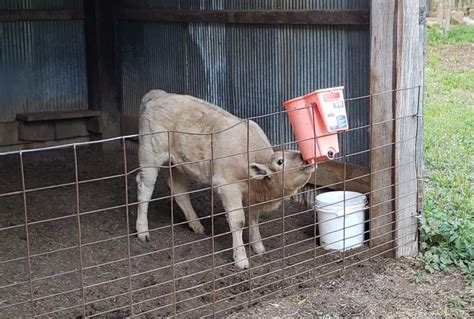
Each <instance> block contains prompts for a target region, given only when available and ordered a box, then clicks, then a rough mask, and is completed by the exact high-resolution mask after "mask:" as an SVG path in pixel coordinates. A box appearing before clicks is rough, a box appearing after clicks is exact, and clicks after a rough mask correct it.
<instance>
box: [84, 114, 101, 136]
mask: <svg viewBox="0 0 474 319" xmlns="http://www.w3.org/2000/svg"><path fill="white" fill-rule="evenodd" d="M86 125H87V130H88V131H89V132H91V133H92V134H102V133H103V126H102V120H101V119H100V118H98V117H92V118H90V119H88V120H87V122H86Z"/></svg>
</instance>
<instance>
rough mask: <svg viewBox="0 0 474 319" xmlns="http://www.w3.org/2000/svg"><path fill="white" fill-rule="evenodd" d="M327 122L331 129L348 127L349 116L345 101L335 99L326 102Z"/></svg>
mask: <svg viewBox="0 0 474 319" xmlns="http://www.w3.org/2000/svg"><path fill="white" fill-rule="evenodd" d="M325 107H326V110H327V111H328V112H326V114H328V116H327V117H326V123H327V126H328V127H329V130H330V131H336V130H343V129H347V128H348V126H347V116H346V108H345V105H344V101H334V102H327V103H325Z"/></svg>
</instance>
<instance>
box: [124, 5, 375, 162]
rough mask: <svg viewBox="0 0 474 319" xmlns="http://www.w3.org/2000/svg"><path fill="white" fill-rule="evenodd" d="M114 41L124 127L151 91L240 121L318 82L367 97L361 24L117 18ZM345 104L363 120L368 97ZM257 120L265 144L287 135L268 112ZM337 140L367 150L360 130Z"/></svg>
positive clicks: (365, 38) (354, 123)
mask: <svg viewBox="0 0 474 319" xmlns="http://www.w3.org/2000/svg"><path fill="white" fill-rule="evenodd" d="M121 5H122V6H123V7H127V8H164V9H183V10H201V9H202V10H224V9H227V10H246V9H290V10H292V9H369V4H368V1H365V0H363V1H353V0H350V1H349V0H347V1H346V0H344V1H342V0H339V1H275V0H274V1H270V0H267V1H237V0H234V1H228V0H226V1H223V0H220V1H217V0H215V1H195V0H193V1H190V0H183V1H171V0H168V1H163V0H162V1H149V0H148V1H145V0H143V1H131V0H124V1H122V2H121ZM118 37H119V46H120V48H121V78H120V81H121V87H122V93H121V98H122V103H123V113H124V115H125V118H126V119H128V121H129V122H132V123H133V122H134V121H136V115H137V111H138V107H139V101H140V98H141V97H142V96H143V94H144V93H146V92H147V91H148V90H150V89H153V88H161V89H165V90H167V91H170V92H176V93H186V94H191V95H194V96H197V97H200V98H202V99H204V100H207V101H209V102H212V103H215V104H217V105H219V106H221V107H223V108H224V109H226V110H228V111H230V112H232V113H234V114H236V115H238V116H240V117H243V118H247V117H254V116H261V115H264V114H268V113H271V112H275V111H278V110H281V108H282V106H281V104H282V101H284V100H287V99H290V98H293V97H296V96H299V95H302V94H305V93H307V92H309V91H312V90H315V89H318V88H325V87H332V86H339V85H344V86H345V87H346V90H345V93H346V97H358V96H362V95H366V94H368V93H369V64H370V63H369V57H370V52H369V49H370V39H369V29H368V26H354V25H350V26H349V25H348V26H324V25H323V26H321V25H319V26H302V25H293V26H286V25H241V24H210V23H168V22H166V23H165V22H163V23H142V22H127V21H120V22H119V32H118ZM347 107H348V110H349V121H350V125H351V127H359V126H363V125H367V124H368V123H369V118H368V114H369V101H368V99H365V100H358V101H351V102H349V103H348V104H347ZM284 119H286V117H284ZM126 121H127V120H126ZM126 121H125V122H126ZM257 122H258V123H259V124H260V125H261V126H262V127H263V129H264V130H265V132H266V133H267V134H268V136H269V138H270V140H271V142H272V143H273V144H279V143H281V142H282V140H283V141H284V142H289V141H291V140H292V135H291V129H290V127H289V125H288V123H286V120H285V123H283V124H282V125H283V132H284V136H283V137H282V136H281V134H280V132H281V131H282V130H280V124H279V121H278V116H273V117H267V118H260V119H258V120H257ZM341 144H345V145H347V148H348V152H349V153H355V152H360V151H363V150H367V149H368V134H367V130H357V131H354V132H351V133H349V134H348V138H347V140H345V141H344V142H343V143H341ZM341 146H343V145H341ZM350 162H353V163H356V164H361V165H367V163H368V154H361V155H357V156H354V157H351V158H350Z"/></svg>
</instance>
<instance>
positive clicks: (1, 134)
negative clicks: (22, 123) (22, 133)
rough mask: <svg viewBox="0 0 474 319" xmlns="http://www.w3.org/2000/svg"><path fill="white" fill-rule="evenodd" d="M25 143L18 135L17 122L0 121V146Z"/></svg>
mask: <svg viewBox="0 0 474 319" xmlns="http://www.w3.org/2000/svg"><path fill="white" fill-rule="evenodd" d="M23 143H27V142H24V141H20V138H19V136H18V122H17V121H10V122H0V146H8V145H16V144H23Z"/></svg>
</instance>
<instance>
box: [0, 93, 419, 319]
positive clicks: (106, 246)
mask: <svg viewBox="0 0 474 319" xmlns="http://www.w3.org/2000/svg"><path fill="white" fill-rule="evenodd" d="M419 91H420V87H415V88H408V89H403V90H397V91H390V92H383V93H380V94H395V95H403V94H408V93H409V94H419ZM374 96H375V95H369V96H363V97H357V98H352V99H347V100H346V105H347V107H350V103H351V101H353V100H359V99H368V100H370V99H373V98H374ZM418 103H419V102H418ZM419 109H420V108H419V105H413V108H412V110H413V112H411V113H410V114H402V115H400V116H397V117H391V118H387V119H386V120H384V121H380V122H373V121H371V123H369V124H367V125H361V126H359V127H352V128H350V129H349V130H348V131H344V132H341V133H339V141H340V146H341V153H340V154H338V155H337V156H336V158H335V159H334V160H333V161H336V162H337V163H340V164H341V168H342V172H343V178H342V179H340V180H337V181H335V182H332V183H330V184H325V185H324V184H321V182H319V181H318V168H316V171H315V173H313V174H312V177H311V179H310V181H309V183H308V184H307V185H306V186H305V187H304V188H302V189H300V190H299V191H298V192H297V193H296V194H285V193H284V191H282V192H281V195H280V196H278V197H277V198H272V199H269V200H268V201H267V202H257V203H255V202H251V201H250V200H247V201H246V202H245V201H244V202H242V205H241V207H238V208H236V209H235V210H241V209H244V210H245V217H246V218H245V219H246V221H247V223H246V224H245V225H244V227H243V230H244V234H245V235H244V239H245V240H244V248H245V250H246V252H247V256H248V262H249V265H248V268H247V269H237V268H235V266H234V263H235V261H234V260H233V259H232V252H233V247H232V238H231V237H232V234H233V231H231V230H229V227H228V225H227V223H226V218H225V217H226V216H228V215H229V213H232V210H229V209H227V210H226V209H225V208H224V207H223V205H222V203H221V201H220V200H219V199H218V197H219V196H218V195H216V194H219V188H220V187H226V186H229V185H233V184H238V185H241V184H245V185H250V183H251V180H252V178H251V176H250V174H248V176H247V178H245V179H242V180H233V181H231V182H229V183H227V184H222V183H221V184H219V185H218V186H216V183H214V181H213V176H215V174H214V173H215V172H214V164H215V163H216V161H219V160H223V159H225V158H228V157H233V156H239V157H242V156H243V157H244V158H247V161H246V162H245V163H244V164H243V165H247V164H248V162H249V161H248V159H249V154H250V153H251V152H258V151H261V149H252V150H250V147H249V134H247V136H241V137H240V138H241V139H242V141H243V143H246V144H247V151H246V152H245V153H238V154H230V155H226V156H221V157H219V156H215V154H213V153H214V152H212V151H211V156H210V157H207V158H201V159H194V160H187V161H184V162H172V161H171V160H168V162H167V163H165V164H163V165H159V167H158V166H157V167H155V168H160V169H161V170H160V173H159V175H158V182H157V185H156V188H155V191H154V193H153V196H152V198H151V199H150V200H147V201H146V202H147V203H148V204H149V209H148V211H149V214H148V220H149V230H148V231H149V233H150V240H149V241H148V242H141V241H138V240H137V238H136V237H137V235H139V234H140V233H139V232H137V231H136V228H135V219H136V218H137V208H138V206H139V205H140V204H143V202H140V201H139V200H138V199H137V195H136V194H137V185H136V181H135V176H136V175H137V173H139V172H140V170H141V169H143V168H144V167H140V163H139V162H138V159H137V154H136V152H135V149H136V143H137V139H138V138H140V136H143V134H142V135H139V134H136V135H129V136H121V137H117V138H113V139H108V140H100V141H91V142H84V143H76V144H69V145H62V146H55V147H49V148H43V149H31V150H23V151H16V152H8V153H0V176H2V184H1V185H0V209H1V211H0V236H1V238H2V242H1V244H0V252H1V253H0V273H1V274H2V275H1V276H0V278H1V279H0V316H1V317H11V316H32V317H61V318H62V317H64V316H68V317H69V316H83V317H88V318H93V317H104V316H115V317H142V318H143V317H145V318H146V317H157V316H159V317H161V316H176V317H199V316H212V317H216V316H218V317H220V316H223V315H225V314H226V313H229V312H232V311H236V310H239V309H242V308H243V307H247V306H251V305H253V304H255V303H257V302H259V301H261V300H262V299H264V298H269V297H271V296H273V295H276V294H279V293H282V292H284V291H286V290H291V289H293V288H295V287H304V286H305V285H311V284H312V283H315V282H316V281H318V280H324V279H321V278H323V277H324V276H329V275H331V274H335V273H337V272H340V271H344V270H346V269H348V268H350V267H353V266H356V265H358V264H360V263H363V262H366V261H367V260H370V259H371V258H374V257H376V256H381V255H387V254H388V253H390V252H393V251H394V250H396V249H397V248H398V247H399V245H400V243H402V244H403V243H405V241H400V239H401V238H400V237H399V236H400V234H403V235H402V236H408V237H410V238H413V236H415V238H416V234H412V233H408V234H407V233H406V232H400V230H401V228H403V227H406V228H409V229H410V230H413V227H412V226H413V224H416V223H417V203H416V201H415V202H411V203H410V204H409V205H407V207H400V206H398V207H396V205H395V202H396V201H397V200H398V199H400V198H402V197H412V196H416V193H417V191H418V190H417V189H415V190H414V191H408V192H404V193H396V192H393V189H394V188H396V187H400V186H403V185H405V184H407V183H415V184H417V180H418V179H419V176H416V175H414V176H411V177H410V179H407V180H398V181H397V180H395V179H392V181H391V182H390V183H388V184H386V185H383V186H382V187H379V188H374V187H370V185H367V189H369V191H362V192H361V193H362V194H363V196H365V197H366V198H367V199H368V200H369V203H368V205H367V211H366V212H365V218H364V220H363V221H362V222H360V223H359V224H360V225H363V227H364V231H363V233H362V235H363V236H364V240H363V245H362V246H360V247H359V245H357V247H344V248H345V249H344V250H342V251H338V250H327V249H325V247H326V246H328V245H331V244H334V243H335V242H329V243H323V242H322V241H321V234H320V232H319V228H318V226H319V224H320V222H319V221H318V214H317V209H316V207H315V205H314V201H303V202H302V201H296V200H294V199H295V198H297V197H300V198H310V199H313V200H314V197H315V196H316V195H317V194H319V193H322V192H326V191H328V190H331V189H340V190H349V188H348V185H351V183H352V182H357V181H358V182H360V181H363V182H364V183H366V181H367V180H368V179H373V178H377V176H378V175H379V174H382V173H386V172H392V171H393V170H395V169H399V170H403V169H404V167H407V166H415V165H417V163H416V161H417V159H416V158H413V159H411V160H409V161H405V162H399V161H397V162H395V161H394V162H391V163H390V165H387V166H386V167H383V168H380V169H377V170H373V169H372V170H370V169H369V168H367V172H366V173H364V174H359V175H357V176H355V177H348V176H349V174H348V169H349V168H350V167H349V165H350V164H349V163H350V160H349V159H350V157H351V156H357V155H360V154H369V156H370V154H372V153H373V152H374V150H385V149H387V150H393V149H395V148H397V147H400V146H401V145H402V144H409V145H412V146H413V147H416V145H417V138H418V136H417V135H416V134H415V135H413V136H406V137H404V138H403V139H399V140H396V139H395V137H394V139H393V140H392V141H391V142H390V143H387V144H383V145H369V146H368V147H367V148H366V149H364V150H360V151H358V152H352V153H348V152H347V151H346V150H347V147H344V143H346V141H347V138H346V136H347V135H348V134H351V132H354V131H357V130H363V131H366V132H367V133H368V134H371V132H373V130H374V128H375V127H377V126H383V125H385V124H387V123H390V124H393V125H397V123H401V122H402V121H404V120H405V119H413V118H417V117H419V116H421V115H420V114H419ZM286 113H287V111H278V112H275V113H272V114H266V115H262V116H259V117H257V118H252V119H251V120H254V121H256V122H258V119H259V118H267V119H268V118H273V119H274V123H275V125H279V126H280V127H281V130H282V131H283V130H285V129H288V128H287V127H284V125H283V123H284V118H285V117H286V116H287V114H286ZM249 120H250V119H244V120H242V121H241V122H239V123H238V124H237V125H244V126H246V127H247V129H248V127H249ZM229 129H231V128H229ZM415 132H418V130H416V131H415ZM151 134H153V135H158V134H164V135H165V136H166V138H167V139H168V140H170V139H172V138H173V137H172V134H188V135H189V134H194V133H189V132H172V131H165V132H153V133H151ZM218 134H219V132H211V133H202V134H200V135H202V136H203V137H205V138H209V140H210V141H211V145H213V143H212V139H213V138H215V136H216V135H218ZM194 135H196V134H194ZM281 136H282V138H281V140H280V143H278V144H277V145H272V146H271V148H272V149H273V148H275V147H277V148H279V149H281V148H294V147H295V145H296V143H297V141H294V140H293V141H287V140H285V138H284V136H285V134H281ZM394 136H395V135H394ZM106 143H120V145H121V151H119V152H108V153H104V152H102V150H101V149H102V146H103V145H104V144H106ZM170 145H171V143H168V147H171V146H170ZM190 147H192V146H190ZM171 153H172V150H171V149H168V154H171ZM283 154H285V153H283ZM168 158H171V157H170V156H169V157H168ZM325 162H328V163H329V162H331V161H330V160H327V161H321V162H319V163H318V166H319V167H321V166H323V165H324V164H325ZM201 163H206V164H208V165H209V166H208V167H209V179H210V183H209V185H203V184H200V183H198V182H192V183H191V184H190V189H189V190H187V191H178V192H176V191H175V187H174V185H173V174H174V170H175V169H177V168H179V167H183V166H191V165H198V164H201ZM307 165H308V166H310V165H314V164H307ZM247 166H248V165H247ZM229 169H232V168H231V167H230V168H229ZM292 169H293V170H299V169H301V168H299V167H298V168H296V169H295V168H286V169H285V167H283V172H285V171H290V170H292ZM275 174H276V173H275ZM278 176H280V177H279V178H282V179H283V184H285V182H284V179H285V176H286V175H285V173H283V174H281V175H278ZM168 178H169V185H167V183H166V181H167V179H168ZM350 190H355V189H353V187H352V186H351V189H350ZM387 190H389V191H391V192H392V196H391V197H390V198H388V199H387V200H384V201H381V202H377V203H374V202H371V201H370V199H371V198H373V196H374V195H376V194H378V193H382V192H386V191H387ZM249 191H252V189H250V190H249ZM255 191H258V190H255ZM356 191H357V190H356ZM184 194H187V195H189V196H190V197H191V202H192V204H193V206H194V207H195V209H196V212H197V215H198V216H197V217H196V218H195V219H193V220H186V219H185V218H184V217H183V215H182V214H181V209H180V208H179V207H178V206H176V205H177V204H176V202H175V199H176V198H177V197H179V196H181V195H184ZM272 202H278V203H279V204H280V206H279V208H277V209H276V210H275V211H272V212H268V213H266V214H262V215H261V217H260V220H259V221H258V223H257V224H254V223H253V222H252V223H249V222H248V221H249V219H250V215H249V214H250V212H251V211H252V210H253V209H255V208H256V207H257V206H258V205H264V204H270V203H272ZM342 203H345V201H342ZM334 204H337V203H333V204H332V205H334ZM382 206H384V207H388V208H387V209H385V210H384V211H383V212H382V213H380V214H378V215H377V216H374V215H373V214H371V213H370V212H371V211H373V210H374V209H377V208H380V207H382ZM319 208H322V207H319ZM344 210H345V206H344ZM399 210H409V211H411V212H412V214H411V215H409V216H407V217H406V220H405V221H402V220H400V219H398V220H397V219H396V218H395V216H396V213H397V211H399ZM349 215H350V214H344V217H343V220H344V226H345V221H346V218H347V217H348V216H349ZM336 218H338V217H334V219H336ZM387 218H388V219H387ZM381 220H383V221H384V222H383V223H380V222H378V221H381ZM189 222H199V223H202V224H203V225H204V228H205V233H201V234H199V233H198V234H195V233H193V232H192V231H191V230H189V229H188V227H187V226H188V224H189ZM352 226H354V225H352ZM252 227H259V228H260V229H261V233H262V243H263V244H264V245H265V247H266V250H265V251H264V252H260V253H259V254H255V253H252V249H251V247H252V246H253V245H254V244H255V243H256V242H257V241H258V239H255V238H253V237H252V236H248V235H247V232H251V231H252ZM415 229H416V227H415ZM341 230H342V231H343V237H342V238H341V239H338V240H337V241H342V242H343V243H346V241H347V240H348V239H351V237H350V236H349V237H348V236H346V234H345V231H346V227H342V228H339V229H335V230H333V231H332V232H340V231H341ZM234 232H235V231H234ZM415 232H416V230H415ZM359 235H360V234H359ZM387 236H388V237H389V240H384V241H383V242H382V243H380V242H379V241H377V238H382V237H384V238H387ZM415 240H416V239H415ZM405 244H406V243H405ZM234 248H235V247H234ZM351 248H352V249H351Z"/></svg>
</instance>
